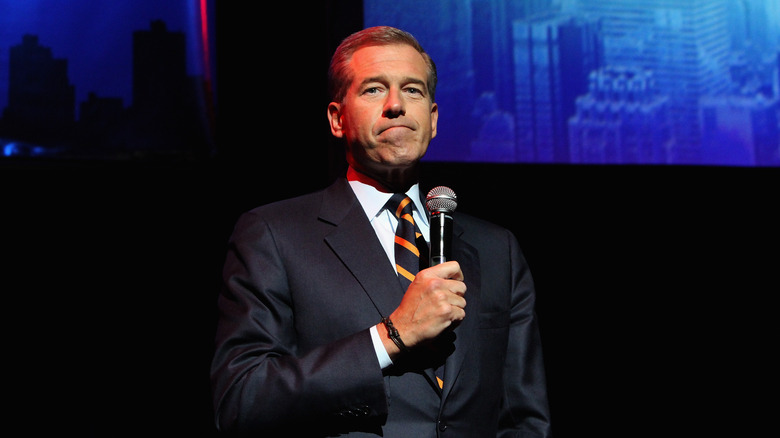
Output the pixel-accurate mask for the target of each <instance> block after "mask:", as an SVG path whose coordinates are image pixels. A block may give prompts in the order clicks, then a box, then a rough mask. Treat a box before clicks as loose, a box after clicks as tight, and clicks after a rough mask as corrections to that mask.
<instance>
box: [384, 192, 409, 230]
mask: <svg viewBox="0 0 780 438" xmlns="http://www.w3.org/2000/svg"><path fill="white" fill-rule="evenodd" d="M412 205H413V203H412V199H411V198H409V197H408V196H406V194H404V193H396V194H394V195H393V196H392V197H391V198H390V200H389V201H387V208H388V210H390V211H391V212H392V213H393V214H394V215H395V217H396V218H397V219H401V218H402V217H403V216H404V215H406V214H408V215H409V216H410V217H411V215H412ZM412 223H414V222H412Z"/></svg>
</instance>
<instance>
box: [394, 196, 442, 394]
mask: <svg viewBox="0 0 780 438" xmlns="http://www.w3.org/2000/svg"><path fill="white" fill-rule="evenodd" d="M413 206H414V203H413V202H412V200H411V199H410V198H409V197H408V196H406V195H405V194H403V193H396V194H394V195H393V196H392V197H391V198H390V200H389V201H388V202H387V209H389V210H390V211H391V212H392V213H393V214H394V215H395V217H396V218H397V219H398V226H397V227H396V229H395V245H394V248H395V268H396V271H398V280H399V281H400V282H401V285H402V286H403V288H404V290H406V289H407V288H408V287H409V285H410V284H412V280H414V276H415V275H417V273H418V272H419V271H420V262H421V261H422V262H423V267H425V266H427V260H428V245H427V244H426V243H425V241H424V240H422V239H421V237H422V233H420V229H419V228H418V227H417V225H415V223H414V217H413V216H412V210H413ZM416 242H419V245H420V246H419V247H418V246H417V244H416ZM420 249H422V251H423V253H422V257H421V255H420ZM435 373H436V380H437V381H438V384H439V388H441V387H442V386H444V381H443V380H442V379H443V378H444V365H442V366H439V367H438V368H436V369H435Z"/></svg>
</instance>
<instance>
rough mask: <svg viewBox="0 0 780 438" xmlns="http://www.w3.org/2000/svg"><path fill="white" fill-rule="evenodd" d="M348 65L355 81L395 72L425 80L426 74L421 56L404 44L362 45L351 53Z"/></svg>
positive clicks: (389, 74) (390, 74)
mask: <svg viewBox="0 0 780 438" xmlns="http://www.w3.org/2000/svg"><path fill="white" fill-rule="evenodd" d="M350 65H351V67H352V72H353V74H354V75H355V76H354V79H355V82H360V81H362V80H363V79H365V78H366V77H374V76H377V77H378V76H393V75H396V74H402V75H403V76H407V77H408V76H412V77H415V78H418V79H420V80H425V79H426V77H427V75H428V70H427V64H426V63H425V59H423V56H422V55H421V54H420V53H419V52H417V50H415V49H414V47H411V46H408V45H405V44H392V45H382V46H367V47H362V48H360V49H358V50H356V51H355V53H354V54H353V55H352V60H351V62H350Z"/></svg>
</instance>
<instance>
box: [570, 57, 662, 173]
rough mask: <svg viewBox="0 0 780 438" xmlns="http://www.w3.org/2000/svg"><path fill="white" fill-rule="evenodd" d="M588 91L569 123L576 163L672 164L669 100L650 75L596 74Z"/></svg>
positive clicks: (609, 70)
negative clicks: (657, 88) (670, 156)
mask: <svg viewBox="0 0 780 438" xmlns="http://www.w3.org/2000/svg"><path fill="white" fill-rule="evenodd" d="M588 90H589V92H588V94H586V95H584V96H581V97H579V98H578V99H577V111H576V114H575V115H574V117H572V118H571V119H570V120H569V138H570V144H571V162H572V163H587V164H666V162H667V160H668V151H669V149H670V147H671V145H672V135H671V125H670V121H669V104H668V103H669V99H668V97H667V96H662V95H660V94H658V91H657V90H656V88H655V82H654V80H653V75H652V74H651V73H650V72H648V71H646V70H641V69H639V68H625V67H624V68H620V67H606V68H603V69H600V70H597V71H594V72H592V73H591V74H590V80H589V86H588Z"/></svg>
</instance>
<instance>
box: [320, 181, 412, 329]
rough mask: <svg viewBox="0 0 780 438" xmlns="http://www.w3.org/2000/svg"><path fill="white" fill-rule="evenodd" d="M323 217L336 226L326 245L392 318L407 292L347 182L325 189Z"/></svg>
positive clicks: (338, 182)
mask: <svg viewBox="0 0 780 438" xmlns="http://www.w3.org/2000/svg"><path fill="white" fill-rule="evenodd" d="M319 217H320V219H321V220H323V221H325V222H328V223H331V224H333V225H334V228H333V231H332V232H331V233H330V234H328V235H327V236H325V242H326V243H327V244H328V246H330V248H331V249H332V250H333V251H334V252H335V253H336V255H338V257H339V259H341V261H342V263H344V265H345V266H346V267H347V269H349V270H350V272H351V273H352V275H353V276H354V277H355V279H356V280H357V281H358V282H359V283H360V285H361V286H362V287H363V289H364V290H365V292H366V294H367V295H368V296H369V298H370V299H371V301H372V302H373V303H374V306H375V307H376V309H377V311H378V313H379V315H380V316H387V315H389V314H390V312H392V311H393V310H395V308H396V307H398V305H399V304H400V303H401V298H403V291H402V290H401V285H400V283H399V282H398V277H397V276H396V274H395V271H394V270H393V267H392V266H391V265H390V262H389V261H388V259H387V257H386V256H385V251H384V249H383V248H382V245H381V244H380V243H379V239H378V238H377V237H376V232H375V231H374V229H373V228H372V227H371V224H370V223H369V221H368V219H367V218H366V213H365V211H364V210H363V208H362V207H361V206H360V203H359V202H358V200H357V198H356V197H355V194H354V192H352V189H351V188H350V187H349V183H347V181H346V179H339V180H338V181H336V182H335V183H334V184H333V185H331V186H330V187H329V188H327V189H325V192H324V195H323V204H322V208H321V210H320V216H319ZM377 321H379V319H377Z"/></svg>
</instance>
